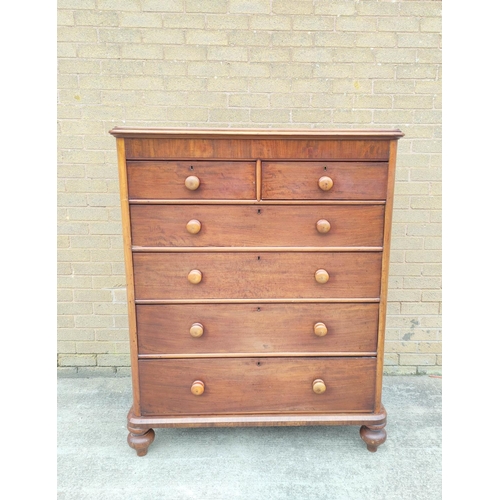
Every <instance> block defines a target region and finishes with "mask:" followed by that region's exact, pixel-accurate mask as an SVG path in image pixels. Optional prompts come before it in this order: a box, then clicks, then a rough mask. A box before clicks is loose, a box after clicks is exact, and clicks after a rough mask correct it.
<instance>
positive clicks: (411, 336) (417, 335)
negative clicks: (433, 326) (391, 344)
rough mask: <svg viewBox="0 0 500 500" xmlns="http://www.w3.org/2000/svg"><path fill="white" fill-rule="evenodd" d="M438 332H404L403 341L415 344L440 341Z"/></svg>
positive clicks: (415, 329)
mask: <svg viewBox="0 0 500 500" xmlns="http://www.w3.org/2000/svg"><path fill="white" fill-rule="evenodd" d="M437 333H438V332H437V330H430V329H423V328H413V329H412V330H410V331H406V330H402V333H401V339H402V340H413V341H414V342H420V341H422V340H423V341H428V340H438V335H437Z"/></svg>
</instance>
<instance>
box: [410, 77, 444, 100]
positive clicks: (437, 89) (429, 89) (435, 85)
mask: <svg viewBox="0 0 500 500" xmlns="http://www.w3.org/2000/svg"><path fill="white" fill-rule="evenodd" d="M441 91H442V85H441V81H434V80H433V81H428V80H421V81H416V82H415V93H416V94H430V95H432V96H433V97H436V96H437V95H440V94H441Z"/></svg>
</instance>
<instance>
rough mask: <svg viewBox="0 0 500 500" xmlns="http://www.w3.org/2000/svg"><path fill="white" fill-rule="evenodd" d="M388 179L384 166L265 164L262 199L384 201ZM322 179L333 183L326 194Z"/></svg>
mask: <svg viewBox="0 0 500 500" xmlns="http://www.w3.org/2000/svg"><path fill="white" fill-rule="evenodd" d="M387 175H388V165H387V163H385V162H340V161H339V162H332V161H330V162H329V161H307V162H305V161H293V162H292V161H273V162H266V161H264V162H262V199H264V200H273V199H274V200H384V199H385V198H386V194H387ZM323 177H327V178H330V179H331V181H332V183H333V185H332V187H331V188H330V189H328V190H327V191H324V190H322V189H321V188H320V186H319V181H320V179H321V178H323ZM324 187H327V186H324Z"/></svg>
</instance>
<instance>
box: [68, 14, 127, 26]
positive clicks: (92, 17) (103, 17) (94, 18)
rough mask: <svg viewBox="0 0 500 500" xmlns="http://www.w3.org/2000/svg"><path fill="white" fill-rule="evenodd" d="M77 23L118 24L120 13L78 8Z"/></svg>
mask: <svg viewBox="0 0 500 500" xmlns="http://www.w3.org/2000/svg"><path fill="white" fill-rule="evenodd" d="M73 16H74V19H75V24H76V25H80V26H92V27H97V26H118V13H117V12H110V11H96V10H77V11H75V12H74V13H73Z"/></svg>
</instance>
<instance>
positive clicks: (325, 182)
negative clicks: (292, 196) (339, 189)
mask: <svg viewBox="0 0 500 500" xmlns="http://www.w3.org/2000/svg"><path fill="white" fill-rule="evenodd" d="M318 186H319V187H320V189H322V190H323V191H330V189H332V187H333V180H332V179H331V177H327V176H326V175H324V176H323V177H320V178H319V181H318Z"/></svg>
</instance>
